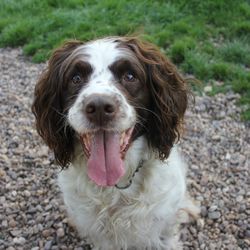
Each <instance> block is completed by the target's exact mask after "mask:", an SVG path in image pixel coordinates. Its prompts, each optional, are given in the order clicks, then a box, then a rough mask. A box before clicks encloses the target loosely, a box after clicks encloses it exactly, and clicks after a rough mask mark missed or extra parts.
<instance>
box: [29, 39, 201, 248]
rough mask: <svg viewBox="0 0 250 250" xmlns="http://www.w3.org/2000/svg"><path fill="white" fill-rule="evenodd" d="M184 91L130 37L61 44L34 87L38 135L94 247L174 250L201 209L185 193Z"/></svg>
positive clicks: (159, 58)
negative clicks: (49, 151)
mask: <svg viewBox="0 0 250 250" xmlns="http://www.w3.org/2000/svg"><path fill="white" fill-rule="evenodd" d="M187 99H188V88H187V84H186V82H185V80H184V79H183V78H182V77H181V75H180V74H179V73H178V72H177V71H176V68H175V67H174V65H173V64H172V63H170V62H169V61H168V60H167V59H166V57H165V56H164V55H163V54H162V53H161V52H160V51H159V49H157V48H156V47H155V46H153V45H152V44H150V43H148V42H144V41H140V40H139V39H137V38H132V37H108V38H104V39H99V40H95V41H91V42H87V43H82V42H79V41H71V42H67V43H66V44H65V45H64V46H63V47H61V48H59V49H57V50H56V51H55V52H54V54H53V55H52V57H51V59H50V60H49V63H48V67H47V69H46V70H45V72H44V73H43V74H42V76H41V78H40V80H39V81H38V83H37V85H36V88H35V100H34V103H33V107H32V110H33V113H34V114H35V117H36V126H37V130H38V133H39V134H40V135H41V137H42V138H43V139H44V141H45V142H46V143H47V145H48V146H49V147H50V148H51V149H52V150H53V151H54V155H55V159H56V161H57V162H58V164H60V165H61V166H62V167H63V169H62V171H61V172H60V174H59V178H58V183H59V186H60V188H61V190H62V193H63V198H64V202H65V204H66V207H67V210H68V214H69V216H70V218H71V220H72V221H73V223H74V224H75V226H76V228H77V230H78V232H79V234H80V236H82V237H88V238H89V239H90V240H91V241H92V242H93V244H94V248H95V249H103V250H111V249H112V250H120V249H123V250H125V249H138V250H140V249H180V248H181V244H180V242H179V236H178V225H179V224H180V223H183V222H187V220H188V219H187V218H188V217H189V215H192V216H195V215H197V214H198V212H199V209H198V208H197V207H196V206H195V205H194V204H193V203H192V201H191V200H190V198H189V196H188V194H187V191H186V181H185V175H186V165H185V163H184V160H183V158H182V157H181V155H180V153H179V152H178V148H177V146H176V143H177V141H178V139H179V137H180V133H181V127H182V122H183V116H184V112H185V110H186V107H187Z"/></svg>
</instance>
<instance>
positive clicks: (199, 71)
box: [0, 0, 250, 120]
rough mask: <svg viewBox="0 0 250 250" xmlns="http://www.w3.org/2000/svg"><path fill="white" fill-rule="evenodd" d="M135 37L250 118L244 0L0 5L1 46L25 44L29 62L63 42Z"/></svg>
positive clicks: (22, 0)
mask: <svg viewBox="0 0 250 250" xmlns="http://www.w3.org/2000/svg"><path fill="white" fill-rule="evenodd" d="M134 34H136V35H140V36H142V37H143V38H145V39H146V40H149V41H151V42H153V43H155V44H157V45H158V46H160V47H161V49H162V50H163V51H164V52H165V53H166V54H167V56H168V57H169V58H170V59H171V60H172V61H173V62H174V63H175V64H177V65H178V66H179V68H180V69H181V70H182V71H183V73H185V74H188V75H194V76H195V77H196V78H197V79H199V80H200V81H201V82H202V83H203V84H204V86H202V87H203V90H205V92H207V93H208V94H210V95H213V94H215V93H217V92H225V91H230V90H233V91H235V92H237V93H240V94H241V98H240V100H239V102H240V104H241V105H243V112H242V118H243V119H246V120H250V109H249V103H250V68H249V67H250V4H249V1H247V0H245V1H244V0H237V1H235V0H206V1H200V0H167V1H164V0H158V1H153V0H152V1H151V0H146V1H143V0H120V1H116V0H103V1H98V0H42V1H41V0H19V1H16V0H1V1H0V46H1V47H6V46H11V47H17V46H22V48H23V52H24V54H25V55H28V56H31V57H32V60H33V61H34V62H43V61H45V60H46V59H48V57H49V55H50V53H51V50H52V49H54V48H55V47H57V46H59V45H61V44H62V43H63V42H64V41H65V40H67V39H80V40H83V41H87V40H90V39H94V38H98V37H103V36H109V35H134Z"/></svg>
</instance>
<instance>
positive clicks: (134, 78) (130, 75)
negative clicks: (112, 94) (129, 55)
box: [122, 72, 137, 82]
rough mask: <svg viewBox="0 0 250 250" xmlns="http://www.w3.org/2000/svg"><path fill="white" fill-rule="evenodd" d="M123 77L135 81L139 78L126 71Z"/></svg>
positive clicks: (125, 79)
mask: <svg viewBox="0 0 250 250" xmlns="http://www.w3.org/2000/svg"><path fill="white" fill-rule="evenodd" d="M122 78H123V80H124V81H126V82H135V81H136V80H137V79H136V77H135V76H134V74H133V73H131V72H126V73H125V74H124V75H123V77H122Z"/></svg>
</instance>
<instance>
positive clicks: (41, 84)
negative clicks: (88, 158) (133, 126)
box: [32, 41, 82, 167]
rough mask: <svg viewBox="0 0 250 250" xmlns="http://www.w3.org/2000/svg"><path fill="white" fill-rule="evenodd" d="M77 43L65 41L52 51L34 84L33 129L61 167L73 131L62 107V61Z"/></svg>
mask: <svg viewBox="0 0 250 250" xmlns="http://www.w3.org/2000/svg"><path fill="white" fill-rule="evenodd" d="M81 44H82V43H81V42H79V41H69V42H67V43H65V44H64V45H63V46H62V47H61V48H59V49H57V50H55V51H54V53H53V54H52V56H51V58H50V60H49V62H48V66H47V68H46V69H45V71H44V72H43V73H42V75H41V77H40V79H39V80H38V82H37V84H36V86H35V93H34V102H33V105H32V112H33V113H34V115H35V118H36V128H37V131H38V133H39V135H40V136H41V137H42V138H43V140H44V141H45V143H46V144H47V145H48V146H49V147H50V148H51V149H52V150H53V151H54V155H55V159H56V161H57V163H58V164H60V165H61V166H62V167H65V166H67V165H68V163H69V162H70V159H71V155H72V152H73V131H72V130H71V129H70V128H69V127H68V126H67V124H66V117H65V116H66V114H65V110H64V102H65V100H63V88H64V86H63V81H64V79H63V68H62V64H63V62H64V61H65V60H66V59H67V58H68V57H69V56H70V54H71V53H72V51H73V50H74V49H75V48H77V47H78V46H80V45H81Z"/></svg>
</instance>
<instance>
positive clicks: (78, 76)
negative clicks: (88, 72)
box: [72, 75, 82, 84]
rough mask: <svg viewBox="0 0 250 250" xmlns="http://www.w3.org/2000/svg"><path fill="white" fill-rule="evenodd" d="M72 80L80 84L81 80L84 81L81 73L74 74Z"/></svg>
mask: <svg viewBox="0 0 250 250" xmlns="http://www.w3.org/2000/svg"><path fill="white" fill-rule="evenodd" d="M72 82H73V83H74V84H79V83H81V82H82V78H81V76H80V75H74V76H73V77H72Z"/></svg>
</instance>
